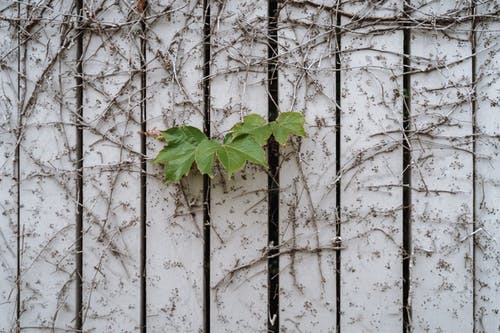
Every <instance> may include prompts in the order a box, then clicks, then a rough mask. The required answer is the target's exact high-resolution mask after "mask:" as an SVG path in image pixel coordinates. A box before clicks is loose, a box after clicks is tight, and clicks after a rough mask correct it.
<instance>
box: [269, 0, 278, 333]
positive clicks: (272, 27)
mask: <svg viewBox="0 0 500 333" xmlns="http://www.w3.org/2000/svg"><path fill="white" fill-rule="evenodd" d="M278 15H279V11H278V0H269V3H268V16H269V18H268V20H269V21H268V65H267V66H268V67H267V77H268V89H269V96H268V119H269V121H273V120H276V118H277V117H278V113H279V110H278V60H277V57H278ZM279 154H280V152H279V145H278V143H277V142H276V141H275V140H274V138H273V137H271V138H270V139H269V142H268V163H269V176H268V180H267V184H268V244H269V247H270V251H269V259H268V262H267V265H268V308H269V310H268V311H269V313H268V324H267V325H268V332H275V333H276V332H279V248H278V245H279V204H280V193H279V187H280V184H279Z"/></svg>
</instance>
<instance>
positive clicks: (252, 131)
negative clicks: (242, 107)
mask: <svg viewBox="0 0 500 333" xmlns="http://www.w3.org/2000/svg"><path fill="white" fill-rule="evenodd" d="M231 131H232V132H233V136H232V138H233V139H234V138H236V137H238V136H240V135H244V134H249V135H251V136H252V138H253V139H254V140H255V142H257V143H258V144H259V145H261V146H263V145H265V144H266V142H267V139H269V137H270V136H271V133H272V130H271V126H269V124H268V123H267V122H266V121H265V120H264V118H262V117H261V116H259V115H258V114H249V115H248V116H245V117H244V118H243V121H242V122H240V123H237V124H236V125H234V126H233V128H232V129H231Z"/></svg>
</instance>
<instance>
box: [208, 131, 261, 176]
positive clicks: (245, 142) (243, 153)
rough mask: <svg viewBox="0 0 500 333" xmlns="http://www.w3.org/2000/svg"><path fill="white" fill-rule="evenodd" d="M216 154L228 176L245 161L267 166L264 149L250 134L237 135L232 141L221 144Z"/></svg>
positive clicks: (241, 166)
mask: <svg viewBox="0 0 500 333" xmlns="http://www.w3.org/2000/svg"><path fill="white" fill-rule="evenodd" d="M217 156H218V157H219V160H220V161H221V163H222V165H224V167H225V168H226V170H227V173H228V175H229V178H231V175H232V174H233V173H234V172H235V171H238V170H241V169H243V167H244V166H245V163H246V162H247V161H250V162H254V163H257V164H260V165H263V166H265V167H267V162H266V154H265V152H264V149H262V146H261V145H259V144H258V143H257V142H255V140H254V139H253V138H252V136H250V135H241V136H238V137H236V138H234V139H233V141H231V142H229V143H226V144H223V145H221V146H220V147H219V149H218V150H217Z"/></svg>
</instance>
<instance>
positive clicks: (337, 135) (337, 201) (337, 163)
mask: <svg viewBox="0 0 500 333" xmlns="http://www.w3.org/2000/svg"><path fill="white" fill-rule="evenodd" d="M336 7H337V8H336V14H335V16H336V22H335V24H336V27H335V47H336V49H335V104H336V106H335V170H336V173H337V177H336V179H337V183H336V184H335V220H336V223H335V236H336V244H335V246H339V247H340V246H341V245H342V243H341V240H342V238H341V236H342V234H341V222H342V221H341V219H340V216H341V211H340V207H341V205H340V203H341V193H342V191H341V184H342V183H341V181H340V179H341V171H340V169H341V166H340V160H341V159H340V157H341V156H340V154H341V150H340V149H341V147H340V142H341V136H340V134H341V123H340V122H341V111H342V108H341V102H342V101H341V94H342V89H341V87H340V84H341V78H342V77H341V67H342V66H341V63H340V52H341V44H340V43H341V37H340V32H341V30H340V25H341V24H342V18H341V15H340V13H339V11H340V0H338V1H337V4H336ZM341 260H342V258H341V252H340V250H337V252H336V254H335V294H336V296H337V299H336V310H337V312H336V319H335V326H336V329H337V330H336V332H337V333H340V326H341V325H340V323H341V314H342V312H341V309H340V304H341V295H342V294H341V292H340V286H341V283H340V282H341V276H340V272H341V263H342V261H341Z"/></svg>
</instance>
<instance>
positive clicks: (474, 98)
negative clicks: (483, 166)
mask: <svg viewBox="0 0 500 333" xmlns="http://www.w3.org/2000/svg"><path fill="white" fill-rule="evenodd" d="M470 10H471V14H472V31H471V36H470V38H471V54H472V58H471V61H472V101H471V102H472V103H471V108H472V231H473V233H472V290H473V293H472V297H473V300H472V331H473V332H476V301H477V299H476V232H475V231H476V229H477V221H476V219H477V211H476V198H477V196H476V190H477V188H476V180H477V173H476V149H477V147H476V146H477V144H476V140H477V119H476V113H477V82H476V80H477V72H476V51H477V47H476V45H477V39H476V24H477V21H476V14H477V3H476V0H472V1H471V9H470Z"/></svg>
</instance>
